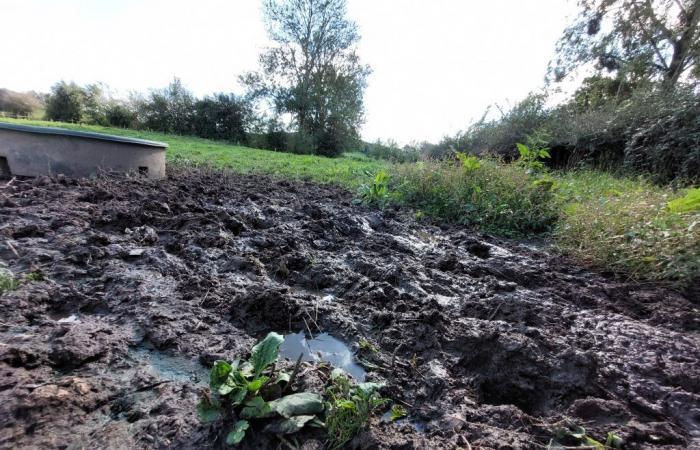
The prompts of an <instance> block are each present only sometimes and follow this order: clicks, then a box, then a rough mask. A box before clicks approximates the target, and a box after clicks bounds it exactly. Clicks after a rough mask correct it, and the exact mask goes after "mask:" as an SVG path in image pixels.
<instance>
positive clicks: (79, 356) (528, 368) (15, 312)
mask: <svg viewBox="0 0 700 450" xmlns="http://www.w3.org/2000/svg"><path fill="white" fill-rule="evenodd" d="M1 192H2V194H3V195H1V196H0V259H1V260H2V261H3V262H4V264H5V265H7V266H8V267H9V268H10V269H11V270H12V271H14V272H16V273H28V272H35V273H39V274H41V275H42V276H43V277H44V278H45V280H44V281H32V282H27V283H23V284H22V285H21V286H20V287H19V289H17V290H15V291H12V292H9V293H6V294H4V295H2V296H0V307H1V308H2V311H3V317H2V320H0V424H2V425H0V426H1V428H0V447H2V448H38V447H42V448H80V447H81V446H84V447H86V448H205V447H216V446H217V445H218V444H217V443H216V442H214V439H215V437H216V432H215V430H211V429H209V428H208V427H206V426H202V425H200V424H199V423H198V422H197V419H196V417H195V413H194V410H195V408H194V405H195V404H196V401H197V398H198V395H199V392H200V390H201V389H202V386H203V385H206V380H204V381H203V378H205V377H206V368H207V366H208V365H209V364H211V363H212V362H213V361H214V360H216V359H220V358H227V359H230V358H233V356H234V355H240V354H241V353H244V352H245V351H247V350H248V349H249V348H250V345H251V344H252V343H253V342H255V341H256V340H257V339H259V338H260V337H261V336H263V335H264V334H266V333H267V332H268V331H272V330H274V331H277V332H281V333H285V334H289V333H297V332H299V331H305V332H307V334H308V332H312V333H314V334H318V333H322V332H325V333H329V334H330V335H331V336H333V337H335V338H338V339H341V340H342V341H344V342H345V343H347V344H348V345H350V347H351V349H352V350H353V351H354V352H356V359H357V360H358V361H359V362H360V363H361V364H363V365H364V367H365V369H366V371H367V374H366V376H367V379H368V380H371V381H381V382H385V383H387V388H386V389H385V394H386V395H388V396H390V397H392V398H394V399H396V400H399V401H401V402H403V403H404V404H406V405H408V410H409V412H410V417H409V419H407V420H404V421H401V422H399V423H393V424H390V423H387V422H384V421H382V420H381V419H380V418H378V417H377V418H375V419H374V420H373V423H372V427H371V429H370V431H369V432H368V433H366V435H364V436H362V437H361V441H362V442H363V444H364V445H365V448H372V447H375V448H387V449H389V448H390V449H410V448H467V447H468V446H469V445H471V447H472V448H533V449H534V448H542V446H546V444H547V443H548V442H549V439H550V438H551V437H552V428H553V424H555V423H557V422H558V421H561V420H563V419H565V418H571V419H572V420H574V421H576V422H577V423H580V424H583V425H584V426H586V429H587V430H588V431H589V433H591V434H592V435H593V436H596V437H599V438H600V437H602V436H604V435H605V434H606V433H607V432H608V431H616V432H617V433H618V434H619V435H621V436H622V437H623V438H625V440H626V441H627V443H628V444H627V445H628V447H629V448H664V447H665V448H692V447H693V446H700V364H699V362H698V359H699V358H700V356H699V355H700V340H699V338H698V330H699V329H700V318H699V317H698V299H697V298H692V295H693V294H690V293H689V294H686V296H684V295H683V294H682V293H678V292H675V291H671V290H666V289H663V288H660V287H655V286H640V285H634V284H628V283H623V282H620V281H617V280H614V279H609V278H604V277H601V276H599V275H597V274H594V273H591V272H589V271H586V270H585V269H583V268H581V267H578V266H576V265H573V264H571V263H569V262H567V261H566V260H563V259H561V258H558V257H555V256H552V255H550V254H548V253H547V252H546V251H542V250H538V249H535V248H531V247H529V246H526V245H524V244H518V243H514V242H508V241H501V240H498V239H495V238H493V237H489V236H486V235H481V234H476V233H470V232H467V231H465V230H463V229H460V228H458V227H452V226H447V225H444V226H440V227H438V226H434V225H430V224H427V223H422V222H421V223H418V222H416V221H414V220H413V219H412V218H411V217H410V215H409V214H408V213H404V212H402V211H400V210H393V209H392V210H385V211H376V210H371V209H367V208H365V207H362V206H358V205H355V204H353V202H352V196H351V195H350V194H348V193H347V192H345V191H343V190H341V189H339V188H334V187H328V186H319V185H316V184H312V183H304V182H291V181H285V180H275V179H271V178H267V177H261V176H255V177H253V176H239V175H232V174H227V173H224V172H218V171H209V170H184V169H180V168H173V169H172V170H170V177H169V179H168V180H165V181H162V182H153V181H148V180H143V179H138V178H127V177H119V176H115V177H105V178H100V179H97V180H68V179H65V178H61V177H58V178H54V179H49V178H37V179H34V180H23V181H22V180H20V181H16V182H15V183H13V184H12V185H11V186H7V187H5V188H3V189H2V191H1ZM8 242H9V243H10V244H8ZM15 252H16V253H15ZM361 340H362V341H366V342H367V343H369V344H370V345H363V346H360V345H358V343H359V342H360V341H361ZM375 350H376V351H375ZM286 364H289V365H291V363H290V362H287V363H286ZM303 375H304V376H303V377H302V378H301V379H302V383H303V386H300V387H302V388H306V389H311V390H316V391H319V392H320V391H321V390H322V388H323V384H324V382H325V379H326V377H327V369H325V368H320V369H319V368H318V365H317V364H315V363H314V362H308V363H304V366H303ZM302 438H303V439H302V440H304V439H305V440H306V441H307V444H306V447H304V448H309V449H310V448H317V447H314V445H317V446H318V445H320V442H321V441H322V438H323V437H322V434H319V433H318V432H314V431H308V432H306V434H304V435H302ZM467 443H468V444H467ZM275 445H276V443H274V440H272V441H270V438H269V437H267V436H262V435H257V436H256V437H255V438H253V439H251V440H250V441H246V442H245V443H244V446H247V448H274V447H275ZM244 448H245V447H244Z"/></svg>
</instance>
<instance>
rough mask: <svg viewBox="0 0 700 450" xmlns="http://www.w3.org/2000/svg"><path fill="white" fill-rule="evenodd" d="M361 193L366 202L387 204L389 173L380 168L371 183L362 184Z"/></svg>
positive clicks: (361, 197)
mask: <svg viewBox="0 0 700 450" xmlns="http://www.w3.org/2000/svg"><path fill="white" fill-rule="evenodd" d="M359 194H360V199H361V200H362V201H363V202H364V203H367V204H378V205H380V206H383V205H385V204H386V202H387V201H388V199H389V174H388V173H387V172H386V171H384V170H380V171H379V172H377V174H376V175H375V176H374V178H373V179H372V181H371V182H370V183H365V184H362V185H361V186H360V191H359Z"/></svg>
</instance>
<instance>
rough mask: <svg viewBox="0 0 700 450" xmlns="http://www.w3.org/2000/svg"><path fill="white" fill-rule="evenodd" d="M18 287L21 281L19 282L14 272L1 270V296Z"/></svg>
mask: <svg viewBox="0 0 700 450" xmlns="http://www.w3.org/2000/svg"><path fill="white" fill-rule="evenodd" d="M17 286H19V281H17V279H16V278H15V277H14V275H13V274H12V272H10V271H9V270H7V269H3V268H0V295H2V294H4V293H5V292H9V291H12V290H15V289H17Z"/></svg>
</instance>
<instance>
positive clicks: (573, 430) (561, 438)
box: [547, 422, 624, 450]
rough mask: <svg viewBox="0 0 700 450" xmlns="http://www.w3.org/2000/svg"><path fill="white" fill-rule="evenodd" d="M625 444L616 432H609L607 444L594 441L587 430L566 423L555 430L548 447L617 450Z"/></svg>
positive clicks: (556, 448)
mask: <svg viewBox="0 0 700 450" xmlns="http://www.w3.org/2000/svg"><path fill="white" fill-rule="evenodd" d="M623 444H624V441H623V439H622V438H621V437H620V436H618V435H617V434H615V433H614V432H612V431H611V432H608V434H607V435H606V437H605V442H600V441H598V440H596V439H593V438H592V437H591V436H589V435H588V434H587V433H586V429H585V428H584V427H582V426H580V425H577V424H575V423H571V422H569V423H565V424H564V425H562V426H559V427H557V428H556V429H555V430H554V439H552V440H551V441H550V442H549V445H548V446H547V448H548V449H550V450H564V449H568V448H572V447H576V446H580V447H583V448H588V449H594V450H617V449H621V448H622V445H623Z"/></svg>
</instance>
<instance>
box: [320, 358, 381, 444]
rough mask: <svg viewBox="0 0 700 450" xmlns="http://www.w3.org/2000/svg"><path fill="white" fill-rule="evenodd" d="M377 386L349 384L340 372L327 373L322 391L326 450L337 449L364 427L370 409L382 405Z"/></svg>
mask: <svg viewBox="0 0 700 450" xmlns="http://www.w3.org/2000/svg"><path fill="white" fill-rule="evenodd" d="M379 388H381V385H380V384H377V383H359V384H352V383H351V381H350V378H348V376H347V375H346V374H345V372H343V371H342V370H341V369H335V370H333V371H332V372H331V384H330V386H329V387H328V388H327V389H326V396H327V397H328V402H327V403H326V427H327V429H328V448H329V450H339V449H341V448H343V447H344V446H345V445H346V444H347V443H348V442H350V441H351V440H352V438H354V437H355V436H357V435H358V434H359V433H360V432H361V431H362V430H364V429H366V428H367V425H368V423H369V418H370V416H371V414H372V412H373V411H374V410H376V409H377V408H379V407H381V406H383V405H385V404H386V402H387V400H386V399H384V398H382V397H381V395H379V392H378V390H379Z"/></svg>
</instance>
